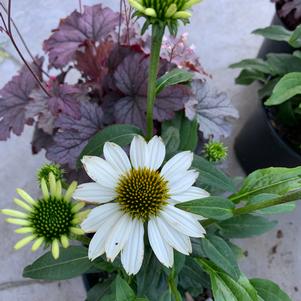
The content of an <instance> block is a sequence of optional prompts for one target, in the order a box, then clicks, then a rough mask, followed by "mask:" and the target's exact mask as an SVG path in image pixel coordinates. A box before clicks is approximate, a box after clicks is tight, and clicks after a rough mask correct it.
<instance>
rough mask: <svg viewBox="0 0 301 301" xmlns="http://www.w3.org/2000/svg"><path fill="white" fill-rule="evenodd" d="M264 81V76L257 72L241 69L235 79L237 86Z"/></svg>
mask: <svg viewBox="0 0 301 301" xmlns="http://www.w3.org/2000/svg"><path fill="white" fill-rule="evenodd" d="M257 80H259V81H263V82H264V81H265V80H266V75H265V74H264V73H263V72H260V71H257V70H249V69H243V70H242V71H241V72H240V74H239V75H238V77H237V78H236V79H235V83H236V84H237V85H250V84H252V83H253V82H255V81H257Z"/></svg>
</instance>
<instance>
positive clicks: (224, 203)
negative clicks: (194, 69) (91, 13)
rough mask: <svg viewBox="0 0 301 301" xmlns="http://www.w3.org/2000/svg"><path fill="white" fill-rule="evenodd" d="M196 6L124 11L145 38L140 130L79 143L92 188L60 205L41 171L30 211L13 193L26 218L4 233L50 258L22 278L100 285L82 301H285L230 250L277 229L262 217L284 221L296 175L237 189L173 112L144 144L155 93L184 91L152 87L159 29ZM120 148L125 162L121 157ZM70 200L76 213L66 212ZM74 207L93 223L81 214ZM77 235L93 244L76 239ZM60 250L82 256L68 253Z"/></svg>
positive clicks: (160, 81)
mask: <svg viewBox="0 0 301 301" xmlns="http://www.w3.org/2000/svg"><path fill="white" fill-rule="evenodd" d="M198 2H199V1H184V0H183V1H180V0H179V1H146V0H145V1H144V0H136V1H134V0H132V1H130V3H131V4H132V5H133V7H134V8H135V9H136V11H135V13H134V15H135V16H143V17H145V18H146V20H147V22H148V23H147V26H151V29H152V40H151V44H152V45H151V54H150V62H151V64H150V66H149V78H148V93H147V101H146V103H144V105H145V106H146V107H147V120H146V126H145V128H144V127H143V128H139V127H137V126H134V125H131V124H114V125H110V126H106V127H105V128H104V129H102V130H101V131H99V132H97V133H96V134H95V135H94V136H93V137H92V139H90V140H89V142H88V143H87V145H86V147H85V148H84V149H83V151H82V153H81V154H80V156H79V158H78V162H77V165H78V169H79V170H81V169H82V168H83V169H84V170H85V172H86V173H87V175H88V176H89V177H90V178H91V181H90V183H85V184H81V185H80V186H78V187H77V189H76V184H75V183H73V184H71V185H70V188H69V189H67V191H66V192H65V193H63V189H62V184H61V177H62V173H61V172H60V171H59V170H58V169H57V166H54V165H47V166H45V167H43V168H42V169H41V170H40V171H39V173H38V174H39V176H38V177H39V179H40V181H41V190H42V195H43V196H42V197H41V198H40V199H38V200H37V201H35V200H34V199H32V198H31V197H30V196H29V195H28V194H27V193H25V192H24V191H22V190H18V192H19V194H20V195H21V197H22V198H23V199H24V200H25V201H27V203H25V202H23V201H20V200H16V201H15V202H16V203H17V204H18V205H19V206H21V207H22V208H23V209H24V210H26V213H24V212H23V211H22V212H20V211H15V210H7V209H4V210H2V213H3V214H5V215H9V216H12V217H13V218H10V219H8V222H11V223H14V224H18V225H21V226H22V227H21V229H22V230H17V232H19V233H25V232H26V233H27V231H28V233H31V234H30V235H29V236H27V237H25V238H24V240H21V242H19V243H18V245H17V247H22V246H23V245H25V244H28V243H30V242H31V241H34V240H35V242H34V244H33V247H32V248H33V249H34V250H35V249H37V248H38V247H39V246H40V245H41V244H42V243H46V245H50V244H51V246H52V250H51V251H50V252H47V253H46V254H44V255H43V256H41V257H40V258H38V259H37V260H36V261H35V262H33V263H32V264H31V265H29V266H27V267H26V268H25V269H24V272H23V276H24V277H26V278H32V279H45V280H65V279H71V278H73V277H77V276H80V275H82V274H84V273H99V281H98V282H97V283H96V284H95V286H94V287H92V289H91V290H90V291H89V292H88V295H87V300H88V301H155V300H156V301H157V300H159V301H183V300H185V298H186V297H189V298H190V299H191V298H195V299H196V300H198V298H200V297H201V298H204V297H206V298H207V297H208V296H206V292H207V291H209V292H210V295H211V294H212V295H213V297H214V300H216V301H232V300H233V301H267V300H271V299H270V297H271V296H272V298H273V301H290V300H291V299H290V298H289V297H288V295H287V294H286V293H284V292H283V291H282V290H281V289H280V288H279V286H278V285H276V284H274V283H273V282H271V281H269V280H264V279H248V278H247V277H246V276H245V275H244V274H243V273H242V272H241V271H240V268H239V265H238V259H239V258H241V257H242V256H243V255H242V254H243V251H242V250H241V249H240V248H239V247H238V246H237V245H235V244H234V243H233V241H232V239H238V238H247V237H253V236H256V235H261V234H263V233H265V232H267V231H269V230H271V229H272V228H273V227H274V226H275V225H276V222H275V221H271V220H270V219H269V218H268V217H269V216H270V215H271V214H279V213H287V212H291V211H292V210H294V208H295V202H296V201H297V200H300V199H301V180H300V179H301V167H297V168H291V169H289V168H268V169H263V170H258V171H255V172H254V173H252V174H250V175H249V176H247V177H246V178H245V179H244V181H243V182H242V184H241V185H240V187H239V188H236V185H235V184H234V182H233V180H232V179H231V178H230V177H228V176H227V175H226V174H225V173H223V172H222V171H221V170H219V169H217V168H216V167H215V165H214V164H212V163H211V162H209V161H208V160H206V159H204V158H203V157H201V156H200V155H199V153H198V152H197V149H198V140H199V134H198V122H197V121H196V120H189V119H188V118H187V117H185V115H184V113H183V112H177V113H176V114H174V115H172V116H174V118H173V119H172V120H168V121H164V122H162V124H161V127H160V129H159V132H160V133H159V134H160V136H161V137H159V136H154V130H153V123H154V118H153V113H154V105H155V102H156V98H157V95H158V93H159V92H162V91H164V90H166V89H167V88H168V87H170V86H171V85H175V84H178V83H182V84H190V83H191V81H192V75H191V73H190V72H188V71H185V70H183V69H172V70H170V71H169V72H167V73H165V74H163V75H161V74H160V76H159V75H158V74H159V72H158V69H159V68H158V65H159V60H160V51H161V44H162V37H163V34H164V32H165V30H166V27H169V29H170V30H171V31H172V32H174V33H176V32H177V30H176V29H177V28H176V27H177V26H178V23H177V22H176V23H175V22H174V21H175V20H176V19H178V18H180V19H182V20H184V21H187V20H188V18H189V16H190V15H189V14H188V13H187V12H186V10H187V9H189V8H190V7H192V6H193V5H194V4H196V3H198ZM184 23H185V22H184ZM171 24H172V25H171ZM171 27H172V28H171ZM257 63H258V62H257ZM244 64H246V62H244ZM259 64H263V65H264V64H265V63H262V62H261V61H260V63H259ZM253 65H254V62H253ZM262 70H265V69H264V68H261V71H258V72H261V73H262V74H263V75H264V80H265V81H266V80H267V77H268V76H266V73H264V71H262ZM265 71H266V70H265ZM248 74H250V72H249V71H248ZM251 74H252V72H251ZM244 81H246V79H245V78H244ZM249 81H250V79H249ZM201 109H202V108H200V110H201ZM94 111H95V110H93V112H94ZM200 122H202V119H201V118H200ZM72 129H73V128H71V129H70V134H71V135H72V134H73V132H72ZM145 130H146V131H145ZM66 143H67V141H66ZM128 146H129V148H128V149H129V155H128V154H127V153H126V151H125V150H123V147H128ZM205 152H206V157H207V158H208V159H209V160H211V161H218V160H221V159H224V158H225V156H226V154H227V150H226V148H225V147H224V145H222V144H221V143H216V142H214V141H213V142H209V143H208V144H207V145H206V147H205ZM161 166H162V167H161ZM81 171H83V170H81ZM47 176H49V178H48V184H47ZM72 196H73V198H74V199H77V200H80V202H78V203H73V201H71V197H72ZM82 201H83V202H82ZM84 203H88V204H89V205H90V207H91V211H83V212H82V211H80V210H81V209H82V208H83V206H84ZM79 224H80V226H81V229H80V228H79ZM83 231H85V232H86V233H93V234H94V235H93V237H91V236H88V235H87V236H82V235H81V234H83ZM73 234H74V235H73ZM69 238H70V239H75V240H78V241H79V242H82V243H83V245H82V246H78V245H77V246H69ZM59 242H60V244H61V245H62V246H63V247H64V248H62V249H60V248H59Z"/></svg>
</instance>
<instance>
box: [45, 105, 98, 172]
mask: <svg viewBox="0 0 301 301" xmlns="http://www.w3.org/2000/svg"><path fill="white" fill-rule="evenodd" d="M80 111H81V118H80V119H79V120H75V119H74V118H73V117H71V116H67V115H64V114H62V115H60V117H59V118H58V119H57V121H56V124H55V125H56V127H57V128H58V132H57V133H56V134H55V136H54V143H53V144H52V145H51V146H50V147H49V148H48V149H47V152H46V156H47V158H48V159H49V160H51V161H54V162H56V163H60V164H66V165H68V166H69V167H70V168H71V169H74V168H75V166H76V160H77V158H78V156H79V155H80V153H81V151H82V150H83V148H84V147H85V146H86V144H87V143H88V140H89V139H90V138H91V137H92V136H93V135H94V134H95V133H96V132H97V131H99V130H100V129H101V128H102V127H103V111H102V109H101V107H99V106H98V105H97V104H93V103H90V102H86V101H84V102H81V107H80Z"/></svg>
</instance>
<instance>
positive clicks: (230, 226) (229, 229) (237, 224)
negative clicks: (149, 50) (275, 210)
mask: <svg viewBox="0 0 301 301" xmlns="http://www.w3.org/2000/svg"><path fill="white" fill-rule="evenodd" d="M276 224H277V222H275V221H269V220H267V219H266V218H264V217H261V216H256V215H252V214H244V215H239V216H235V217H232V218H230V219H228V220H226V221H223V222H220V223H219V227H220V228H221V233H222V235H223V236H224V237H227V238H247V237H252V236H257V235H261V234H263V233H265V232H267V231H269V230H271V229H272V228H273V227H274V226H275V225H276Z"/></svg>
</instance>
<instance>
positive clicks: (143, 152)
mask: <svg viewBox="0 0 301 301" xmlns="http://www.w3.org/2000/svg"><path fill="white" fill-rule="evenodd" d="M130 157H131V162H132V165H133V167H134V168H136V169H138V168H139V167H145V163H146V161H147V144H146V142H145V140H144V138H142V137H141V136H135V137H134V139H133V141H132V143H131V148H130Z"/></svg>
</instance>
